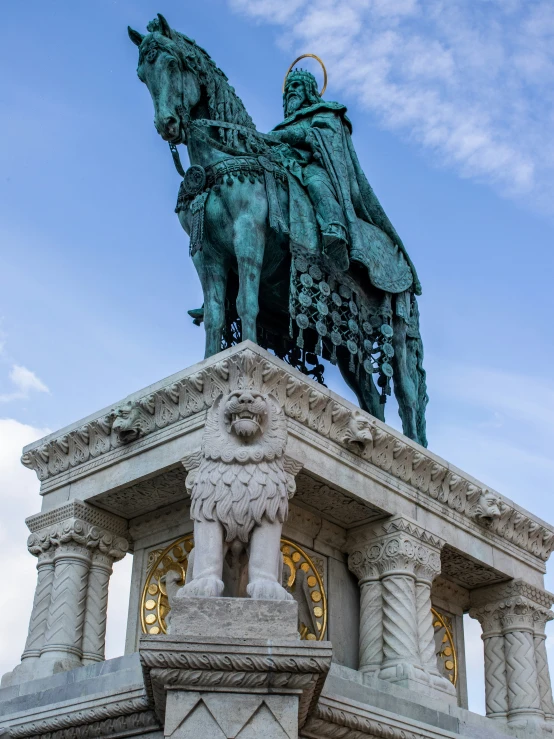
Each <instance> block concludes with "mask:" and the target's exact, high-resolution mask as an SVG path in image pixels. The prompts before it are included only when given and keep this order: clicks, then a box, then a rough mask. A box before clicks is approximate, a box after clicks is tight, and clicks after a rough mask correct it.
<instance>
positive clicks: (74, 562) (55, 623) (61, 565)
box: [41, 542, 91, 669]
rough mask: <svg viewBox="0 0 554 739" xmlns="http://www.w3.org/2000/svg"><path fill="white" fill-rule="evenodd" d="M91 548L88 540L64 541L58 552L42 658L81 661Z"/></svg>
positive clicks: (77, 663) (69, 661)
mask: <svg viewBox="0 0 554 739" xmlns="http://www.w3.org/2000/svg"><path fill="white" fill-rule="evenodd" d="M90 559H91V555H90V550H89V549H87V547H86V546H85V545H84V544H78V543H76V542H70V543H67V544H61V545H60V546H59V547H58V548H57V550H56V554H55V555H54V582H53V585H52V597H51V600H50V608H49V612H48V622H47V626H46V634H45V639H44V646H43V648H42V650H41V658H45V657H46V656H47V659H48V660H52V661H56V662H61V663H62V664H63V666H64V667H65V669H67V668H68V665H70V664H72V663H74V664H75V665H79V664H81V657H82V654H83V651H82V646H81V644H82V638H83V627H84V622H85V608H86V600H87V585H88V573H89V568H90Z"/></svg>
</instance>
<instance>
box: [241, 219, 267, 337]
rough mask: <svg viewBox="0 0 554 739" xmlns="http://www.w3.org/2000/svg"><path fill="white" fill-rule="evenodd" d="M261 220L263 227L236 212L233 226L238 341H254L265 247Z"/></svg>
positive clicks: (254, 220)
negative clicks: (235, 259) (235, 258)
mask: <svg viewBox="0 0 554 739" xmlns="http://www.w3.org/2000/svg"><path fill="white" fill-rule="evenodd" d="M262 223H263V224H264V225H263V226H262V225H261V224H260V222H259V221H258V220H257V219H256V218H254V217H253V216H251V215H246V214H245V215H240V216H239V217H238V218H237V220H236V221H235V224H234V229H233V246H234V250H235V254H236V257H237V269H238V273H239V291H238V296H237V313H238V316H239V318H240V322H241V328H242V340H243V341H246V340H250V341H253V342H254V343H257V330H256V320H257V318H258V312H259V291H260V278H261V274H262V265H263V258H264V249H265V219H264V221H262Z"/></svg>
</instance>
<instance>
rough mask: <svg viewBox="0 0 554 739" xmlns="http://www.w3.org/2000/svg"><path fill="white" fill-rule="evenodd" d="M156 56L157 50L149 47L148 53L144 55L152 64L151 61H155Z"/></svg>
mask: <svg viewBox="0 0 554 739" xmlns="http://www.w3.org/2000/svg"><path fill="white" fill-rule="evenodd" d="M157 56H158V52H157V50H156V49H150V51H149V52H148V54H147V55H146V61H147V62H150V64H152V62H153V61H155V59H156V57H157Z"/></svg>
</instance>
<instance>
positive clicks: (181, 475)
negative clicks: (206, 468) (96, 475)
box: [93, 466, 189, 518]
mask: <svg viewBox="0 0 554 739" xmlns="http://www.w3.org/2000/svg"><path fill="white" fill-rule="evenodd" d="M186 479H187V473H186V470H185V469H184V468H183V467H181V466H179V467H175V468H174V469H172V470H168V471H167V472H163V473H162V474H161V475H156V477H150V478H148V480H142V481H141V482H138V483H136V484H135V485H131V486H129V487H127V488H123V489H122V490H116V491H115V492H111V493H104V494H102V495H101V496H99V497H98V498H95V499H94V500H93V502H94V504H95V505H97V506H100V507H101V508H106V509H109V510H110V511H113V512H114V513H118V514H119V515H121V516H124V517H125V518H131V517H133V518H134V517H135V516H137V517H138V516H142V515H144V514H145V513H148V512H150V511H154V510H157V509H158V508H161V507H162V506H165V505H170V504H171V503H176V502H178V501H182V500H183V499H187V498H188V497H189V493H188V490H187V487H186Z"/></svg>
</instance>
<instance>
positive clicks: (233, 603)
mask: <svg viewBox="0 0 554 739" xmlns="http://www.w3.org/2000/svg"><path fill="white" fill-rule="evenodd" d="M170 633H171V634H186V635H187V636H199V637H203V638H206V637H210V636H225V637H226V638H228V639H233V638H236V639H244V638H248V639H299V635H298V604H297V603H296V601H294V600H252V599H250V598H180V597H179V594H177V596H176V597H175V598H174V600H173V601H172V607H171V625H170Z"/></svg>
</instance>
